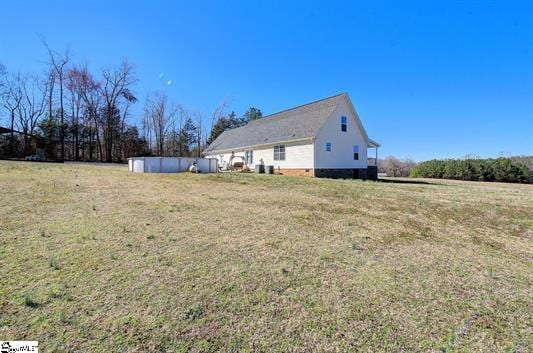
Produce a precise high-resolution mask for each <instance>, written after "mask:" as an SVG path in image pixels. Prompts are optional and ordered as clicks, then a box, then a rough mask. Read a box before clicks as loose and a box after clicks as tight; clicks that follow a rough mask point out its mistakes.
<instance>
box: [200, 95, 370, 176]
mask: <svg viewBox="0 0 533 353" xmlns="http://www.w3.org/2000/svg"><path fill="white" fill-rule="evenodd" d="M379 146H380V145H379V144H378V143H377V142H375V141H373V140H371V139H370V138H369V137H368V135H367V133H366V131H365V128H364V127H363V124H362V122H361V120H360V119H359V115H358V114H357V112H356V111H355V108H354V106H353V104H352V102H351V101H350V97H348V94H347V93H342V94H339V95H336V96H333V97H329V98H325V99H321V100H318V101H315V102H311V103H307V104H304V105H300V106H298V107H295V108H291V109H287V110H284V111H281V112H279V113H275V114H272V115H268V116H265V117H263V118H261V119H258V120H254V121H251V122H249V123H248V124H246V125H245V126H242V127H239V128H236V129H232V130H226V131H224V132H223V133H222V134H220V136H218V138H217V139H216V140H215V141H213V142H212V143H211V144H210V145H209V147H208V148H207V149H206V150H205V151H204V155H205V157H207V158H217V159H218V162H219V165H221V166H224V165H225V164H226V163H228V161H229V160H230V158H231V156H232V154H233V155H235V156H241V157H244V159H245V160H246V163H247V165H248V166H249V167H250V169H252V170H253V169H254V167H255V165H256V164H265V165H273V166H274V170H275V171H276V172H279V173H282V174H288V175H307V176H315V177H331V178H361V179H376V178H377V167H376V166H375V161H376V160H377V149H378V147H379ZM371 148H373V149H375V151H374V153H375V158H374V159H371V160H370V165H369V158H368V151H369V149H371Z"/></svg>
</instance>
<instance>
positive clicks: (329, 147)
mask: <svg viewBox="0 0 533 353" xmlns="http://www.w3.org/2000/svg"><path fill="white" fill-rule="evenodd" d="M326 152H331V142H326Z"/></svg>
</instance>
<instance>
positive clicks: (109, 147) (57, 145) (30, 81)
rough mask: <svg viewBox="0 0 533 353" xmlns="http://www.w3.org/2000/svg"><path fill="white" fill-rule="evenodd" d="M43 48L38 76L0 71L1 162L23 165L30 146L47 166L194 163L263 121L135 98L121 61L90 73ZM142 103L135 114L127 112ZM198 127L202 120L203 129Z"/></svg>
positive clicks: (130, 74) (131, 70) (255, 113)
mask: <svg viewBox="0 0 533 353" xmlns="http://www.w3.org/2000/svg"><path fill="white" fill-rule="evenodd" d="M43 45H44V48H45V49H46V55H47V57H46V64H45V68H44V70H43V71H42V72H40V73H26V72H10V71H9V70H8V68H6V67H5V66H4V65H2V64H0V126H3V127H5V128H7V129H10V130H14V131H15V132H10V133H7V134H2V135H0V157H4V158H24V157H27V156H30V155H32V154H34V153H35V150H36V144H37V141H39V142H40V143H41V144H44V146H45V154H46V158H47V159H50V160H74V161H99V162H119V163H120V162H125V161H126V159H127V158H128V157H133V156H141V155H142V156H187V157H192V156H194V157H196V156H200V155H201V153H202V151H203V149H204V148H205V147H206V146H207V145H208V144H209V143H211V142H212V141H213V140H214V139H215V138H216V137H217V136H218V135H219V134H221V133H222V132H223V131H224V130H226V129H231V128H234V127H238V126H241V125H243V124H245V123H246V122H248V121H250V120H254V119H259V118H261V117H262V113H261V110H259V109H257V108H250V109H248V110H247V111H246V112H245V114H244V115H243V116H242V117H241V118H238V117H237V115H236V114H235V112H231V113H229V114H226V112H225V110H226V108H227V102H225V101H223V102H222V103H221V104H220V105H219V106H217V107H216V108H215V109H214V110H213V113H212V115H211V116H209V117H205V119H204V116H203V115H202V114H201V113H199V112H196V111H191V110H188V109H187V108H186V107H185V106H184V105H182V104H179V103H177V102H175V101H173V100H172V99H170V98H169V97H168V96H167V94H166V93H165V92H162V91H157V92H153V93H151V94H149V95H148V96H147V97H145V98H143V99H141V98H140V97H138V96H137V94H136V91H135V86H136V85H137V84H139V82H138V81H139V80H138V78H137V75H136V72H135V67H134V66H133V65H132V64H130V63H129V62H128V61H127V60H123V61H122V62H121V63H119V64H117V65H114V66H111V67H106V68H103V69H102V70H99V71H91V70H90V69H89V68H88V66H87V65H85V64H81V63H78V62H75V61H74V60H73V57H72V56H71V55H70V53H69V52H68V51H65V52H63V53H58V52H55V51H53V50H52V49H51V48H50V47H49V46H48V45H47V44H46V42H44V41H43ZM139 104H144V109H137V110H136V111H139V110H141V111H142V113H141V114H135V113H132V107H133V106H134V105H139ZM204 120H208V121H209V123H206V122H205V121H204Z"/></svg>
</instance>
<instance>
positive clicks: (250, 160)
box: [244, 151, 254, 165]
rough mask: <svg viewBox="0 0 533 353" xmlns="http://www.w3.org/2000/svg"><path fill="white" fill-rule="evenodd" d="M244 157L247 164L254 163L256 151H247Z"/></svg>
mask: <svg viewBox="0 0 533 353" xmlns="http://www.w3.org/2000/svg"><path fill="white" fill-rule="evenodd" d="M244 159H245V160H246V164H247V165H251V164H253V163H254V151H245V152H244Z"/></svg>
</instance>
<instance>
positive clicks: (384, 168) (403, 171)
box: [378, 156, 416, 177]
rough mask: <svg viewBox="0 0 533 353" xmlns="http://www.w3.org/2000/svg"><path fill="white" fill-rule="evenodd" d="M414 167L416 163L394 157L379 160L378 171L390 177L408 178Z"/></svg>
mask: <svg viewBox="0 0 533 353" xmlns="http://www.w3.org/2000/svg"><path fill="white" fill-rule="evenodd" d="M415 166H416V162H415V161H413V160H412V159H409V158H406V159H403V160H400V159H398V158H396V157H393V156H389V157H387V158H385V159H380V160H379V163H378V169H379V172H380V173H386V174H387V175H388V176H392V177H406V176H409V174H410V172H411V169H412V168H414V167H415Z"/></svg>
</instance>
